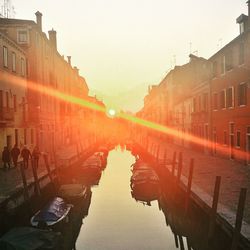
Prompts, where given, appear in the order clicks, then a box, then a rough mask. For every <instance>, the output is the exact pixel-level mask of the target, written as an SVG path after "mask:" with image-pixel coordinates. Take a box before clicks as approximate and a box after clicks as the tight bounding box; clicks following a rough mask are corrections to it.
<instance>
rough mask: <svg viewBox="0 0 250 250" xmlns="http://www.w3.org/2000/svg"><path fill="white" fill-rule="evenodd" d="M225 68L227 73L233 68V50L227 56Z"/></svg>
mask: <svg viewBox="0 0 250 250" xmlns="http://www.w3.org/2000/svg"><path fill="white" fill-rule="evenodd" d="M225 68H226V70H227V71H228V70H230V69H232V68H233V52H232V50H229V51H227V54H226V56H225Z"/></svg>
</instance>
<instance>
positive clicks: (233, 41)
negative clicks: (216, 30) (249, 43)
mask: <svg viewBox="0 0 250 250" xmlns="http://www.w3.org/2000/svg"><path fill="white" fill-rule="evenodd" d="M248 33H250V29H247V30H246V31H245V32H243V33H242V34H240V35H238V36H237V37H235V38H234V39H233V40H231V41H230V42H229V43H227V44H226V45H225V46H224V47H222V48H221V49H220V50H218V51H217V52H216V53H215V54H213V55H212V56H211V57H209V58H208V60H209V61H210V60H212V59H213V58H214V57H216V56H217V55H218V54H220V53H221V52H222V51H223V50H225V49H226V48H227V47H229V46H231V45H232V44H233V43H235V42H236V41H237V40H239V39H241V38H243V37H245V36H247V34H248Z"/></svg>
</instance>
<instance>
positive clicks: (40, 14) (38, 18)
mask: <svg viewBox="0 0 250 250" xmlns="http://www.w3.org/2000/svg"><path fill="white" fill-rule="evenodd" d="M35 14H36V23H37V25H38V27H39V29H40V30H41V31H42V16H43V14H42V13H41V12H39V11H37V12H36V13H35Z"/></svg>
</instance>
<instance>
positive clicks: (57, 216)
mask: <svg viewBox="0 0 250 250" xmlns="http://www.w3.org/2000/svg"><path fill="white" fill-rule="evenodd" d="M72 207H73V205H71V204H67V203H66V202H65V201H64V199H62V198H60V197H55V198H54V199H53V200H52V201H51V202H49V203H48V204H47V205H46V206H45V207H44V208H43V209H41V210H39V211H38V212H37V213H36V214H35V215H34V216H33V217H32V218H31V220H30V222H31V225H32V226H34V227H39V226H48V227H49V226H53V225H55V224H57V223H59V222H61V221H63V220H64V219H66V218H67V216H68V214H69V212H70V210H71V208H72Z"/></svg>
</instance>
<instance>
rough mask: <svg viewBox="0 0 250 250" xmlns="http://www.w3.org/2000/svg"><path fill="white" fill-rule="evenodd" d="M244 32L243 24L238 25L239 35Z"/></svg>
mask: <svg viewBox="0 0 250 250" xmlns="http://www.w3.org/2000/svg"><path fill="white" fill-rule="evenodd" d="M244 31H245V26H244V22H241V23H240V34H242V33H243V32H244Z"/></svg>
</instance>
